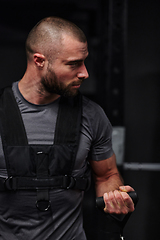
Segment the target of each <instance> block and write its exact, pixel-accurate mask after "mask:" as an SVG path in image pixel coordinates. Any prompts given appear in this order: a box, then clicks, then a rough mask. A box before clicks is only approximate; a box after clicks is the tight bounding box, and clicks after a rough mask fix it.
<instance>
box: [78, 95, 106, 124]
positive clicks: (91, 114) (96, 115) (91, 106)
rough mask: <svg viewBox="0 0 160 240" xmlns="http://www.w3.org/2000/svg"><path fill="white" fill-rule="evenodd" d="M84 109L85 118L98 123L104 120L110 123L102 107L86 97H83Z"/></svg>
mask: <svg viewBox="0 0 160 240" xmlns="http://www.w3.org/2000/svg"><path fill="white" fill-rule="evenodd" d="M82 109H83V111H82V112H83V116H87V117H88V118H90V119H95V120H96V121H97V120H102V119H104V120H105V121H109V119H108V117H107V115H106V113H105V112H104V110H103V109H102V107H101V106H100V105H99V104H97V103H96V102H94V101H92V100H90V99H89V98H87V97H86V96H82Z"/></svg>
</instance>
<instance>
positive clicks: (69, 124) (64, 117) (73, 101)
mask: <svg viewBox="0 0 160 240" xmlns="http://www.w3.org/2000/svg"><path fill="white" fill-rule="evenodd" d="M81 116H82V96H81V94H80V93H79V94H78V95H77V96H76V97H75V98H69V99H68V98H65V97H61V99H60V107H59V112H58V116H57V122H56V130H55V137H54V144H68V145H70V144H72V145H75V150H74V155H73V156H72V159H71V160H72V164H71V169H70V174H71V172H72V170H73V167H74V162H75V158H76V154H77V150H78V144H79V135H80V127H81Z"/></svg>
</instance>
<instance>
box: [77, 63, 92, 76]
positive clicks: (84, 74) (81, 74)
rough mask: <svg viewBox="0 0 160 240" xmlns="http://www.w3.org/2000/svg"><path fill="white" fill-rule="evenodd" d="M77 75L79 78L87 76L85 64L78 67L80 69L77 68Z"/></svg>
mask: <svg viewBox="0 0 160 240" xmlns="http://www.w3.org/2000/svg"><path fill="white" fill-rule="evenodd" d="M77 77H78V78H79V79H86V78H88V77H89V74H88V71H87V68H86V66H85V64H83V65H82V66H81V67H80V69H79V71H78V73H77Z"/></svg>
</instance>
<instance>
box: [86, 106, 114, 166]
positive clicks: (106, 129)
mask: <svg viewBox="0 0 160 240" xmlns="http://www.w3.org/2000/svg"><path fill="white" fill-rule="evenodd" d="M92 131H93V132H92V136H93V140H92V145H91V149H90V154H89V159H90V160H93V161H100V160H104V159H107V158H109V157H111V156H112V155H113V149H112V125H111V123H110V121H109V119H108V118H107V116H106V114H105V112H104V111H103V109H102V108H101V107H100V106H99V105H97V104H96V105H95V107H94V117H93V120H92Z"/></svg>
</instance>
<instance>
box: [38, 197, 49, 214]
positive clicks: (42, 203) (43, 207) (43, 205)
mask: <svg viewBox="0 0 160 240" xmlns="http://www.w3.org/2000/svg"><path fill="white" fill-rule="evenodd" d="M50 206H51V202H50V201H49V200H38V201H36V207H37V208H38V210H40V211H42V212H46V211H48V209H49V208H50Z"/></svg>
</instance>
